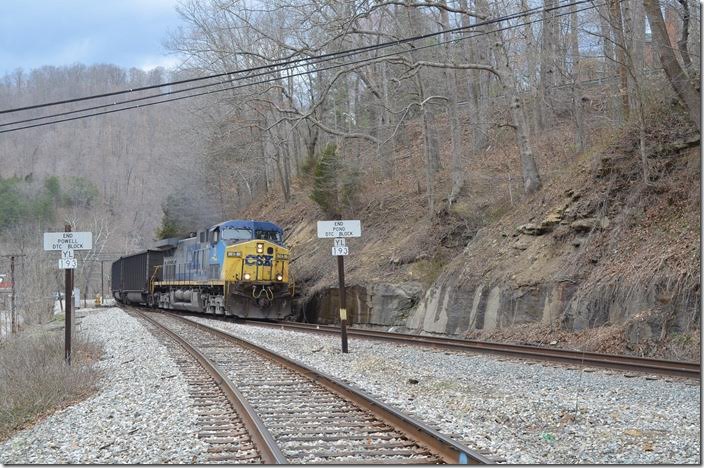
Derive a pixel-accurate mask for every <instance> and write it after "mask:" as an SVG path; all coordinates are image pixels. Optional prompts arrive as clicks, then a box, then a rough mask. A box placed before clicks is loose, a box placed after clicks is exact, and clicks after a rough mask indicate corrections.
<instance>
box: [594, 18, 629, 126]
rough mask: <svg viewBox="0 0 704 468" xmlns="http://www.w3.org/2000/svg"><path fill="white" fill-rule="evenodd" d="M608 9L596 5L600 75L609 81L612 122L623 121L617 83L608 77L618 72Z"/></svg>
mask: <svg viewBox="0 0 704 468" xmlns="http://www.w3.org/2000/svg"><path fill="white" fill-rule="evenodd" d="M607 10H608V9H607V8H604V7H603V6H602V7H601V8H599V7H597V12H598V16H599V33H600V35H601V37H602V41H603V42H602V49H603V51H604V58H605V60H604V61H603V62H602V63H603V64H604V68H603V69H602V70H601V74H602V77H603V78H605V79H607V80H608V83H611V85H610V87H611V92H610V95H611V118H612V119H613V120H614V122H617V123H620V122H623V109H622V108H621V100H620V99H618V95H619V89H618V84H617V83H616V82H615V81H613V80H611V79H610V77H611V76H612V75H614V74H616V73H617V72H618V70H617V66H616V63H615V61H616V59H615V54H614V43H613V40H612V35H611V27H610V26H609V21H608V11H607Z"/></svg>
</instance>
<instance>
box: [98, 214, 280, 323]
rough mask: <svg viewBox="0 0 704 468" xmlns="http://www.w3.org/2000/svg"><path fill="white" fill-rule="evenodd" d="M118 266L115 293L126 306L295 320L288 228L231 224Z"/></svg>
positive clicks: (170, 241) (164, 244)
mask: <svg viewBox="0 0 704 468" xmlns="http://www.w3.org/2000/svg"><path fill="white" fill-rule="evenodd" d="M194 234H195V235H192V236H191V237H188V238H185V239H178V238H171V239H165V240H162V241H160V242H158V243H157V244H156V246H155V247H154V248H152V249H148V250H145V251H143V252H139V253H136V254H134V255H130V256H126V257H120V259H119V260H117V261H115V262H114V263H113V264H112V294H113V297H114V298H115V300H117V301H118V302H121V303H124V304H131V303H134V304H143V305H147V306H149V307H158V308H162V309H175V310H187V311H192V312H202V313H207V314H214V315H229V316H237V317H241V318H256V319H270V320H281V319H285V318H289V316H290V315H291V291H290V288H289V286H290V282H289V255H290V253H289V249H288V248H286V246H285V245H284V242H283V229H281V228H280V227H279V226H277V225H276V224H273V223H270V222H266V221H250V220H230V221H225V222H223V223H220V224H216V225H214V226H210V227H209V228H207V229H204V230H202V231H199V232H197V233H194Z"/></svg>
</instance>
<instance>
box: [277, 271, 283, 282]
mask: <svg viewBox="0 0 704 468" xmlns="http://www.w3.org/2000/svg"><path fill="white" fill-rule="evenodd" d="M283 280H284V275H282V274H281V273H279V274H278V275H276V281H283Z"/></svg>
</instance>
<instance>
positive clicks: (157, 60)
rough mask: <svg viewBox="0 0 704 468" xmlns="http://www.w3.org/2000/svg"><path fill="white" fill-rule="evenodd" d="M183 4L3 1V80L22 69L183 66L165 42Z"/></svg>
mask: <svg viewBox="0 0 704 468" xmlns="http://www.w3.org/2000/svg"><path fill="white" fill-rule="evenodd" d="M177 4H178V0H0V76H2V75H4V74H6V73H9V72H11V71H13V70H15V69H17V68H22V69H24V70H25V71H29V70H31V69H33V68H39V67H41V66H43V65H54V66H61V65H72V64H74V63H83V64H86V65H92V64H96V63H110V64H114V65H118V66H120V67H124V68H130V67H137V68H142V69H144V70H149V69H152V68H154V67H157V66H163V67H167V68H168V67H170V66H174V65H178V63H179V61H178V59H177V58H176V57H174V56H173V55H170V54H168V53H167V51H166V49H165V48H164V47H163V45H162V42H163V41H164V39H166V38H167V35H168V32H169V31H171V30H174V29H175V28H176V27H177V26H178V25H179V24H180V19H179V16H178V14H177V13H176V10H175V7H176V5H177Z"/></svg>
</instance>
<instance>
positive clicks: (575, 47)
mask: <svg viewBox="0 0 704 468" xmlns="http://www.w3.org/2000/svg"><path fill="white" fill-rule="evenodd" d="M577 28H578V22H577V8H576V6H575V5H572V6H571V7H570V55H571V56H572V70H571V71H572V73H571V75H572V83H573V85H572V109H573V114H574V127H575V146H576V149H577V152H578V153H581V152H582V151H584V148H585V147H586V145H587V142H586V129H585V128H584V102H583V101H582V87H581V85H580V79H581V77H580V75H579V71H580V70H579V68H580V63H579V62H580V57H581V56H580V52H579V31H578V29H577Z"/></svg>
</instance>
